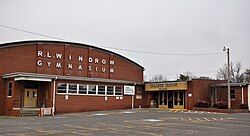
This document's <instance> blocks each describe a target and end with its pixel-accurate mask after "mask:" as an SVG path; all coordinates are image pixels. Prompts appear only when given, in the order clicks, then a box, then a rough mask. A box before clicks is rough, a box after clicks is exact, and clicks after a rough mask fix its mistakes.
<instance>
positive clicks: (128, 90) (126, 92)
mask: <svg viewBox="0 0 250 136" xmlns="http://www.w3.org/2000/svg"><path fill="white" fill-rule="evenodd" d="M124 95H135V86H128V85H124Z"/></svg>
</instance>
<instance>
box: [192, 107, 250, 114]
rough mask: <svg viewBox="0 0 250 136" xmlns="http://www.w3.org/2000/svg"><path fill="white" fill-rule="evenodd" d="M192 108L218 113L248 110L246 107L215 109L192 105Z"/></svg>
mask: <svg viewBox="0 0 250 136" xmlns="http://www.w3.org/2000/svg"><path fill="white" fill-rule="evenodd" d="M192 110H197V111H207V112H219V113H247V112H249V111H248V109H217V108H199V107H193V108H192Z"/></svg>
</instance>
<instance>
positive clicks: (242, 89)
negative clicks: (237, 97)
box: [240, 84, 244, 104]
mask: <svg viewBox="0 0 250 136" xmlns="http://www.w3.org/2000/svg"><path fill="white" fill-rule="evenodd" d="M240 87H241V104H244V88H243V86H242V84H241V85H240Z"/></svg>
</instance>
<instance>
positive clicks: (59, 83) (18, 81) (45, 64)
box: [0, 41, 148, 116]
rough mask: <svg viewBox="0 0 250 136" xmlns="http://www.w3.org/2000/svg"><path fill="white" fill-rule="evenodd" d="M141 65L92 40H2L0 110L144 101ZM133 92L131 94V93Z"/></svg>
mask: <svg viewBox="0 0 250 136" xmlns="http://www.w3.org/2000/svg"><path fill="white" fill-rule="evenodd" d="M143 71H144V68H143V67H142V66H140V65H139V64H137V63H135V62H133V61H132V60H130V59H128V58H126V57H124V56H121V55H119V54H117V53H114V52H111V51H108V50H105V49H101V48H98V47H95V46H90V45H85V44H80V43H71V42H59V41H22V42H13V43H6V44H1V45H0V75H1V78H0V99H1V101H0V114H1V115H15V116H20V115H21V111H22V109H25V108H41V107H49V108H51V109H52V113H65V112H81V111H92V110H109V109H123V108H131V107H139V106H140V107H147V106H148V105H147V104H148V102H147V101H143V100H142V98H143V97H147V96H146V95H147V94H145V93H144V91H143V88H144V86H143ZM133 92H135V96H136V97H134V96H132V94H133Z"/></svg>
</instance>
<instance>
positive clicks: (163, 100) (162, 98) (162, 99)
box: [158, 92, 168, 108]
mask: <svg viewBox="0 0 250 136" xmlns="http://www.w3.org/2000/svg"><path fill="white" fill-rule="evenodd" d="M167 98H168V94H167V92H159V95H158V103H159V108H167V105H168V101H167Z"/></svg>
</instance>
